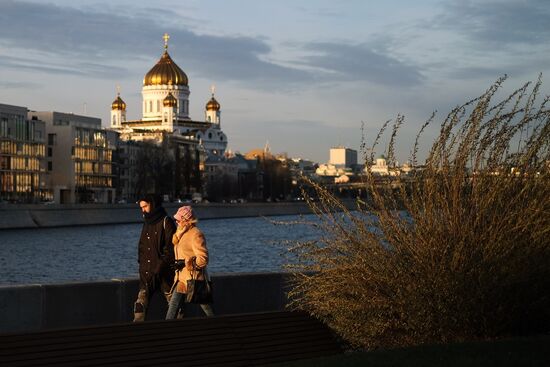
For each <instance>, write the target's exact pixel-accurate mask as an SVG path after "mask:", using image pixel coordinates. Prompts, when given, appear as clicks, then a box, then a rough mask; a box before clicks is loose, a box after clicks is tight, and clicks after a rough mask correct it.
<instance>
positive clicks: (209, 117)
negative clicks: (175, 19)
mask: <svg viewBox="0 0 550 367" xmlns="http://www.w3.org/2000/svg"><path fill="white" fill-rule="evenodd" d="M163 38H164V52H163V54H162V55H161V57H160V59H159V61H158V62H157V63H156V64H155V65H154V66H153V68H151V70H149V72H148V73H147V74H145V77H144V78H143V87H142V90H141V95H142V106H141V110H142V118H141V119H140V120H134V121H129V120H127V119H126V107H127V106H126V103H125V102H124V101H123V100H122V98H121V97H120V93H119V95H117V97H116V99H115V100H114V101H113V103H112V104H111V123H110V127H111V129H113V130H116V131H118V132H119V133H120V134H121V139H123V140H134V141H140V140H155V139H158V137H159V136H162V133H168V134H171V135H173V136H179V137H182V138H184V139H185V140H186V141H187V143H189V144H193V143H196V144H198V146H199V149H201V150H203V151H204V152H205V153H206V156H207V157H209V156H218V157H223V156H224V153H225V150H226V149H227V136H226V135H225V133H224V132H223V131H222V129H221V111H220V109H221V106H220V104H219V103H218V101H217V100H216V99H215V98H214V90H212V97H211V98H210V100H209V101H208V102H207V103H206V106H205V112H204V120H193V119H191V117H190V113H189V95H190V94H191V92H190V89H189V80H188V78H187V75H186V74H185V72H184V71H183V70H182V69H181V68H180V67H179V66H178V65H177V64H176V63H175V62H174V61H173V60H172V58H171V57H170V55H169V54H168V39H169V36H168V35H167V34H165V35H164V37H163Z"/></svg>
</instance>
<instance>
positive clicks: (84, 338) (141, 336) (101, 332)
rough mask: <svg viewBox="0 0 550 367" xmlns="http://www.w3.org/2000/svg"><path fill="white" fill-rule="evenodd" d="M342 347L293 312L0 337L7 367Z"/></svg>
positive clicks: (271, 355) (284, 354) (216, 358)
mask: <svg viewBox="0 0 550 367" xmlns="http://www.w3.org/2000/svg"><path fill="white" fill-rule="evenodd" d="M340 352H341V349H340V347H339V346H338V344H337V343H336V342H335V339H334V337H333V335H332V333H331V332H330V331H329V330H328V328H327V327H326V326H325V325H323V324H322V323H320V322H319V321H317V320H315V319H313V318H311V317H309V316H308V315H305V314H302V313H292V312H264V313H257V314H240V315H228V316H216V317H212V318H195V319H192V318H189V319H183V320H169V321H151V322H145V323H128V324H119V325H106V326H96V327H93V326H92V327H84V328H78V329H65V330H63V329H60V330H51V331H40V332H33V333H22V334H5V335H0V360H1V361H2V366H34V365H40V366H88V367H90V366H121V365H133V366H150V365H159V364H165V363H173V364H184V365H185V366H193V365H197V366H199V365H200V366H201V367H203V366H206V365H208V366H216V365H219V366H250V365H256V364H260V363H261V364H267V363H275V362H280V361H286V360H295V359H300V358H311V357H315V356H320V355H328V354H334V353H340Z"/></svg>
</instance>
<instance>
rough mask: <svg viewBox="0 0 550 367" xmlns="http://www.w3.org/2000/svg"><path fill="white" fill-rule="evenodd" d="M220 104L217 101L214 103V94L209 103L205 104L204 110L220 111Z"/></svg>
mask: <svg viewBox="0 0 550 367" xmlns="http://www.w3.org/2000/svg"><path fill="white" fill-rule="evenodd" d="M220 107H221V106H220V104H219V103H218V101H216V98H214V94H212V98H210V101H208V103H206V110H207V111H219V110H220Z"/></svg>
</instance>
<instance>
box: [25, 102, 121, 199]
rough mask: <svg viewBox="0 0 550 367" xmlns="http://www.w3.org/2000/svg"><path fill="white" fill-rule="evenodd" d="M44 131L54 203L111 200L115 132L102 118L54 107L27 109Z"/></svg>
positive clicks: (113, 189) (112, 196)
mask: <svg viewBox="0 0 550 367" xmlns="http://www.w3.org/2000/svg"><path fill="white" fill-rule="evenodd" d="M28 117H29V119H30V120H31V121H35V120H42V121H44V122H45V123H46V131H47V169H48V173H49V186H50V187H51V188H52V190H53V198H54V201H55V202H56V203H60V204H74V203H113V202H114V200H115V188H114V186H113V166H112V158H113V151H114V150H115V147H116V139H117V136H116V134H115V133H113V132H109V131H106V130H104V129H102V128H101V119H99V118H95V117H88V116H80V115H75V114H72V113H63V112H54V111H29V112H28Z"/></svg>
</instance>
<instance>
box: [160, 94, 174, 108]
mask: <svg viewBox="0 0 550 367" xmlns="http://www.w3.org/2000/svg"><path fill="white" fill-rule="evenodd" d="M162 104H163V105H164V107H176V106H177V105H178V100H177V99H176V97H174V96H173V95H172V93H168V95H167V96H166V98H164V99H163V100H162Z"/></svg>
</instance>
